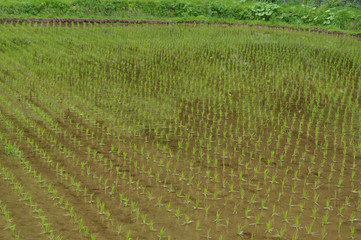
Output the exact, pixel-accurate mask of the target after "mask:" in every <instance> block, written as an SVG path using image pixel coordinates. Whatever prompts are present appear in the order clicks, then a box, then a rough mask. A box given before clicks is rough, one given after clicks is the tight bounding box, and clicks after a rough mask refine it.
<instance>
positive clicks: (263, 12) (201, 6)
mask: <svg viewBox="0 0 361 240" xmlns="http://www.w3.org/2000/svg"><path fill="white" fill-rule="evenodd" d="M12 2H13V4H11V3H12ZM272 2H275V3H272ZM278 2H279V1H262V2H246V1H234V2H231V1H222V0H206V1H198V0H147V1H146V0H45V1H24V2H21V1H20V2H18V1H16V0H13V1H10V2H5V3H0V16H4V17H6V16H11V17H14V16H24V17H100V18H148V19H154V18H157V19H169V18H172V19H174V18H175V19H178V20H191V19H206V20H212V19H218V20H220V19H223V20H231V21H250V20H256V21H265V22H272V23H278V24H282V23H286V24H297V25H311V26H323V27H328V28H333V29H342V30H352V31H360V30H361V27H360V25H361V10H358V9H356V8H349V7H347V6H353V5H352V4H351V2H348V3H349V4H348V5H347V4H345V2H344V1H343V2H339V1H332V2H330V3H329V4H328V5H325V6H323V5H322V7H314V6H310V5H301V3H302V2H300V3H299V4H297V5H294V4H281V3H279V4H278ZM318 2H319V1H318ZM307 3H308V4H310V3H311V2H310V1H307ZM341 3H342V4H341ZM311 5H312V4H311ZM316 5H317V4H316ZM341 5H342V7H340V6H341ZM320 6H321V5H320Z"/></svg>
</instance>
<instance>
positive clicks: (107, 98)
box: [0, 24, 361, 240]
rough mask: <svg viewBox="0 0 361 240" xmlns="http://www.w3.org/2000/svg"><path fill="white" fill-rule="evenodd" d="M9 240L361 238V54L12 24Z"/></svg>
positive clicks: (1, 77)
mask: <svg viewBox="0 0 361 240" xmlns="http://www.w3.org/2000/svg"><path fill="white" fill-rule="evenodd" d="M0 32H1V35H0V210H1V211H0V239H1V240H8V239H25V240H32V239H34V240H45V239H57V240H60V239H63V240H68V239H69V240H78V239H91V240H94V239H102V240H113V239H182V240H183V239H190V240H196V239H331V240H332V239H341V240H345V239H360V238H361V225H360V223H361V184H360V183H361V141H360V136H361V107H360V104H361V99H360V96H361V81H360V80H361V42H360V40H359V39H356V38H352V37H347V36H331V35H327V34H316V33H307V32H297V31H287V30H281V29H262V28H259V29H258V28H247V27H237V26H221V25H196V26H194V25H175V26H167V25H163V26H161V25H120V24H113V25H99V24H98V25H94V26H84V25H77V24H74V25H73V26H72V27H46V26H45V27H44V26H30V25H27V24H2V25H0Z"/></svg>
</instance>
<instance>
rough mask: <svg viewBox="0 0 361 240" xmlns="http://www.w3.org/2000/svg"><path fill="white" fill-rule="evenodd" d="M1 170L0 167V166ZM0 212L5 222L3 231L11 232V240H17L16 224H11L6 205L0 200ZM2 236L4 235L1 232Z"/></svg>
mask: <svg viewBox="0 0 361 240" xmlns="http://www.w3.org/2000/svg"><path fill="white" fill-rule="evenodd" d="M0 168H1V166H0ZM0 210H1V215H2V217H3V218H4V220H5V225H6V227H5V228H4V229H3V230H5V229H7V230H9V231H10V232H11V236H12V237H13V239H16V240H19V238H20V235H19V233H18V231H17V230H16V224H14V223H13V220H12V218H11V215H10V213H9V211H8V210H7V209H6V205H5V204H3V203H2V201H1V200H0ZM2 234H4V235H5V233H4V232H3V233H2Z"/></svg>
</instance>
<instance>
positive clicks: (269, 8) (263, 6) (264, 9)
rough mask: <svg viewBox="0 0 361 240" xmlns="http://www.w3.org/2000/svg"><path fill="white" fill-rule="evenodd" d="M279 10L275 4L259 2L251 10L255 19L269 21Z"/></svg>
mask: <svg viewBox="0 0 361 240" xmlns="http://www.w3.org/2000/svg"><path fill="white" fill-rule="evenodd" d="M279 8H280V7H279V6H278V5H277V4H273V3H264V2H260V3H257V4H256V5H254V6H253V7H252V9H251V10H252V12H253V14H254V17H255V19H257V20H263V21H269V20H270V18H271V17H272V15H275V14H276V12H277V10H278V9H279Z"/></svg>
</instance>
